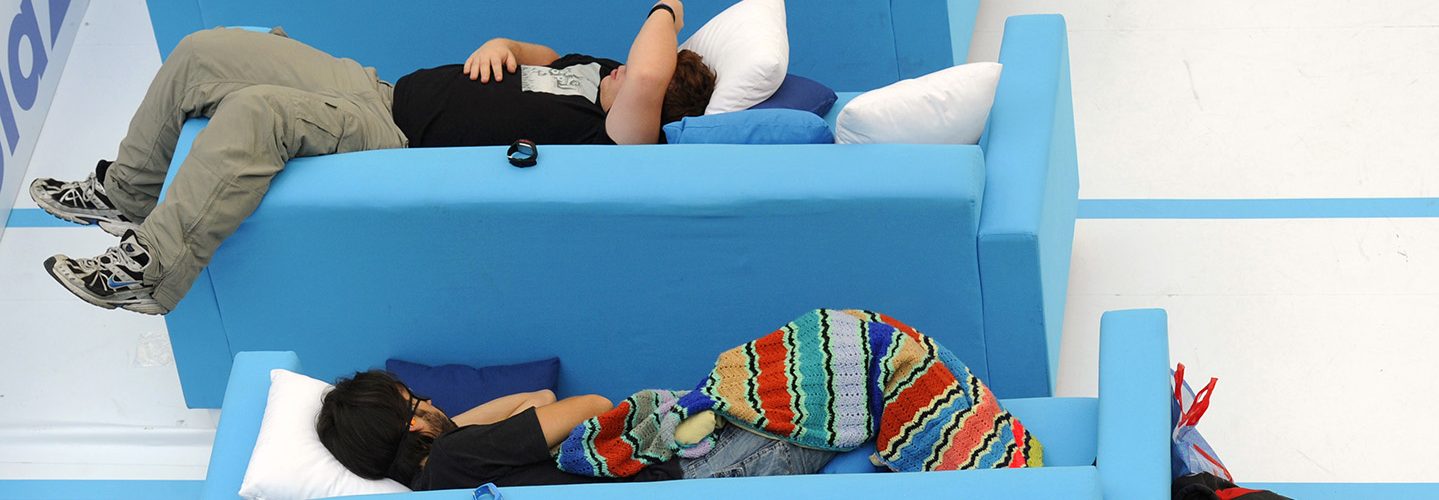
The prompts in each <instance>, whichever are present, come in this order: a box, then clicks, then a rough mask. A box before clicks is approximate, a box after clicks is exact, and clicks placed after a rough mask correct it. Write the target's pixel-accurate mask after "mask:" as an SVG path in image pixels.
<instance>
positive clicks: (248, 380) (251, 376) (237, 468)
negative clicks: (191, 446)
mask: <svg viewBox="0 0 1439 500" xmlns="http://www.w3.org/2000/svg"><path fill="white" fill-rule="evenodd" d="M276 368H282V369H285V370H290V371H299V370H300V358H299V357H297V356H295V353H293V352H242V353H239V354H237V355H235V364H234V365H233V366H232V367H231V368H230V383H229V385H228V386H226V387H225V402H224V406H223V407H221V411H220V425H219V427H218V428H217V429H215V444H214V446H213V447H212V448H211V449H210V467H209V469H208V470H207V471H206V475H205V488H204V497H203V498H207V499H210V498H224V499H232V498H235V496H236V494H237V493H238V492H239V491H240V483H241V482H242V481H244V479H245V469H246V468H247V467H249V465H250V453H251V452H252V451H254V448H255V439H256V438H257V437H259V435H260V422H261V420H263V419H264V416H265V403H266V401H267V400H268V399H269V396H270V370H274V369H276Z"/></svg>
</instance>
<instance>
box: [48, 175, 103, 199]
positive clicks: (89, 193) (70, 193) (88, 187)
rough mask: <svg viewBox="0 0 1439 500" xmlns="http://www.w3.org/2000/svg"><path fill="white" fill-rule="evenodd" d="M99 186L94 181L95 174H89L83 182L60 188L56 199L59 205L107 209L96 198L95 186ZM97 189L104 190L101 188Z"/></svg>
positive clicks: (97, 197)
mask: <svg viewBox="0 0 1439 500" xmlns="http://www.w3.org/2000/svg"><path fill="white" fill-rule="evenodd" d="M99 184H100V183H99V182H98V181H96V179H95V173H94V172H90V176H88V177H86V178H85V180H83V181H80V182H76V183H74V184H71V185H69V186H66V187H64V188H62V189H61V190H60V192H59V193H58V194H59V196H58V197H57V199H59V200H60V202H61V203H65V204H67V205H76V206H86V205H88V206H90V207H95V208H109V207H108V206H106V204H105V203H104V202H102V201H101V200H100V197H99V196H97V192H96V191H97V187H96V186H98V185H99ZM98 189H104V188H103V187H101V188H98ZM77 202H78V203H77ZM82 204H83V205H82Z"/></svg>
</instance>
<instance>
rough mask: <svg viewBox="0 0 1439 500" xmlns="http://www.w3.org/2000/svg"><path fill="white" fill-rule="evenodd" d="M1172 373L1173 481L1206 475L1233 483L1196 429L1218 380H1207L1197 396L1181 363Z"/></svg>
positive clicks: (1227, 471)
mask: <svg viewBox="0 0 1439 500" xmlns="http://www.w3.org/2000/svg"><path fill="white" fill-rule="evenodd" d="M1173 374H1174V400H1173V401H1171V402H1170V405H1169V409H1170V411H1169V414H1170V424H1171V427H1172V428H1173V430H1174V431H1173V434H1172V436H1171V440H1170V441H1171V442H1170V454H1169V455H1170V465H1171V467H1170V468H1171V472H1172V473H1173V478H1171V479H1175V478H1179V477H1181V476H1188V475H1192V474H1199V473H1203V472H1208V473H1210V474H1213V475H1215V476H1218V477H1220V478H1223V479H1224V480H1226V481H1230V482H1233V481H1234V477H1233V476H1231V475H1230V474H1229V469H1227V468H1225V467H1224V463H1223V462H1220V461H1219V455H1218V454H1216V453H1214V448H1211V447H1210V446H1209V442H1208V441H1205V440H1204V436H1202V435H1200V434H1199V429H1198V428H1196V427H1195V426H1196V425H1198V424H1199V419H1200V417H1203V416H1204V412H1205V410H1208V409H1209V396H1210V394H1212V393H1213V392H1214V384H1215V383H1217V382H1219V379H1216V378H1210V379H1209V384H1208V385H1205V386H1204V388H1203V389H1200V390H1199V392H1198V393H1196V392H1194V390H1193V389H1190V388H1189V384H1188V383H1186V382H1185V381H1184V363H1179V366H1178V367H1177V368H1175V369H1174V370H1173Z"/></svg>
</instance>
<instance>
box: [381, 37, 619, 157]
mask: <svg viewBox="0 0 1439 500" xmlns="http://www.w3.org/2000/svg"><path fill="white" fill-rule="evenodd" d="M619 66H620V63H619V62H617V61H614V60H610V59H599V58H594V57H590V56H585V55H580V54H570V55H567V56H564V57H561V58H559V59H557V60H555V62H552V63H550V64H549V65H548V66H524V65H521V66H519V70H518V71H516V72H515V73H506V74H505V79H504V80H502V81H494V78H493V75H491V76H492V78H491V81H490V83H480V81H479V80H470V76H469V75H466V74H465V73H464V72H463V71H461V70H462V69H463V68H464V66H463V65H460V64H451V65H449V66H440V67H438V68H430V69H422V70H419V71H416V72H414V73H410V74H408V75H405V76H404V77H403V78H400V81H399V82H396V83H395V100H394V108H393V110H394V115H395V124H396V125H398V126H399V127H400V130H401V131H403V132H404V133H405V137H407V138H409V139H410V147H443V146H505V145H509V144H510V143H512V142H514V141H516V140H518V139H529V140H532V141H535V142H536V143H538V144H540V145H544V144H614V143H615V141H613V140H611V139H610V136H609V134H606V133H605V112H604V109H602V108H601V107H600V79H602V78H604V77H606V76H608V75H609V74H610V72H611V71H614V70H615V68H618V67H619Z"/></svg>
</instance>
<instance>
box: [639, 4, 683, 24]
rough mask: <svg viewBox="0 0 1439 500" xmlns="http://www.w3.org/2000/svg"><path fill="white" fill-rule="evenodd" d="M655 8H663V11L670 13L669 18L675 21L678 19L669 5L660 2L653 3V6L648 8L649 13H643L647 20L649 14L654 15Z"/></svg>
mask: <svg viewBox="0 0 1439 500" xmlns="http://www.w3.org/2000/svg"><path fill="white" fill-rule="evenodd" d="M657 10H663V11H667V12H669V13H670V19H673V20H674V21H676V22H678V21H679V20H680V18H679V16H676V15H675V10H674V9H673V8H670V6H668V5H665V4H662V3H657V4H655V6H654V8H652V9H650V13H649V14H645V19H646V20H648V19H649V18H650V16H653V15H655V11H657Z"/></svg>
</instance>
